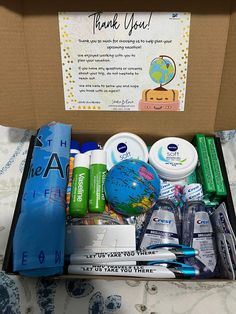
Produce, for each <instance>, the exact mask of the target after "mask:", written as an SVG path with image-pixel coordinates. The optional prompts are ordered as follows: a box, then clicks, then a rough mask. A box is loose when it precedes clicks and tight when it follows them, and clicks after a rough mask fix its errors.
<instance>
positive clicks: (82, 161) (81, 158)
mask: <svg viewBox="0 0 236 314" xmlns="http://www.w3.org/2000/svg"><path fill="white" fill-rule="evenodd" d="M89 164H90V156H89V155H86V154H77V155H75V160H74V168H78V167H84V168H89Z"/></svg>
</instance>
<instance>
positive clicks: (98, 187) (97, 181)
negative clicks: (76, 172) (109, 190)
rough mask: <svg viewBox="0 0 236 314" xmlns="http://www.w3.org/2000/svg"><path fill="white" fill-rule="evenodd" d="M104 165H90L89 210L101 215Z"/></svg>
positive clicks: (103, 204)
mask: <svg viewBox="0 0 236 314" xmlns="http://www.w3.org/2000/svg"><path fill="white" fill-rule="evenodd" d="M105 177H106V166H105V165H99V164H95V165H91V167H90V185H89V210H90V212H93V213H103V212H104V209H105V195H104V181H105Z"/></svg>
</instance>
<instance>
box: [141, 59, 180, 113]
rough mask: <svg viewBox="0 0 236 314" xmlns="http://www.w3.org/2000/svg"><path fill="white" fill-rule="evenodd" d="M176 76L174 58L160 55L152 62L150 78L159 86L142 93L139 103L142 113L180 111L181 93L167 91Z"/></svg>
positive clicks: (171, 90)
mask: <svg viewBox="0 0 236 314" xmlns="http://www.w3.org/2000/svg"><path fill="white" fill-rule="evenodd" d="M175 75H176V64H175V61H174V59H173V58H171V57H170V56H166V55H160V56H159V57H156V58H154V59H153V60H152V61H151V62H150V66H149V77H150V79H151V80H152V81H153V82H155V83H156V84H157V87H156V88H154V89H145V90H143V91H142V98H141V100H140V101H139V110H140V111H179V110H180V103H179V91H178V90H176V89H166V88H165V87H163V86H165V85H167V84H169V83H170V82H171V81H173V79H174V78H175Z"/></svg>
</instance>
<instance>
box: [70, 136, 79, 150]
mask: <svg viewBox="0 0 236 314" xmlns="http://www.w3.org/2000/svg"><path fill="white" fill-rule="evenodd" d="M70 149H71V150H72V149H76V150H78V151H79V150H80V146H79V142H78V141H77V140H74V139H72V140H71V142H70Z"/></svg>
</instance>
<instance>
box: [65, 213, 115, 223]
mask: <svg viewBox="0 0 236 314" xmlns="http://www.w3.org/2000/svg"><path fill="white" fill-rule="evenodd" d="M69 224H73V225H121V223H120V221H119V220H117V219H115V218H112V217H111V216H110V215H107V214H87V215H86V216H84V217H80V218H72V217H68V218H67V225H69Z"/></svg>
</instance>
